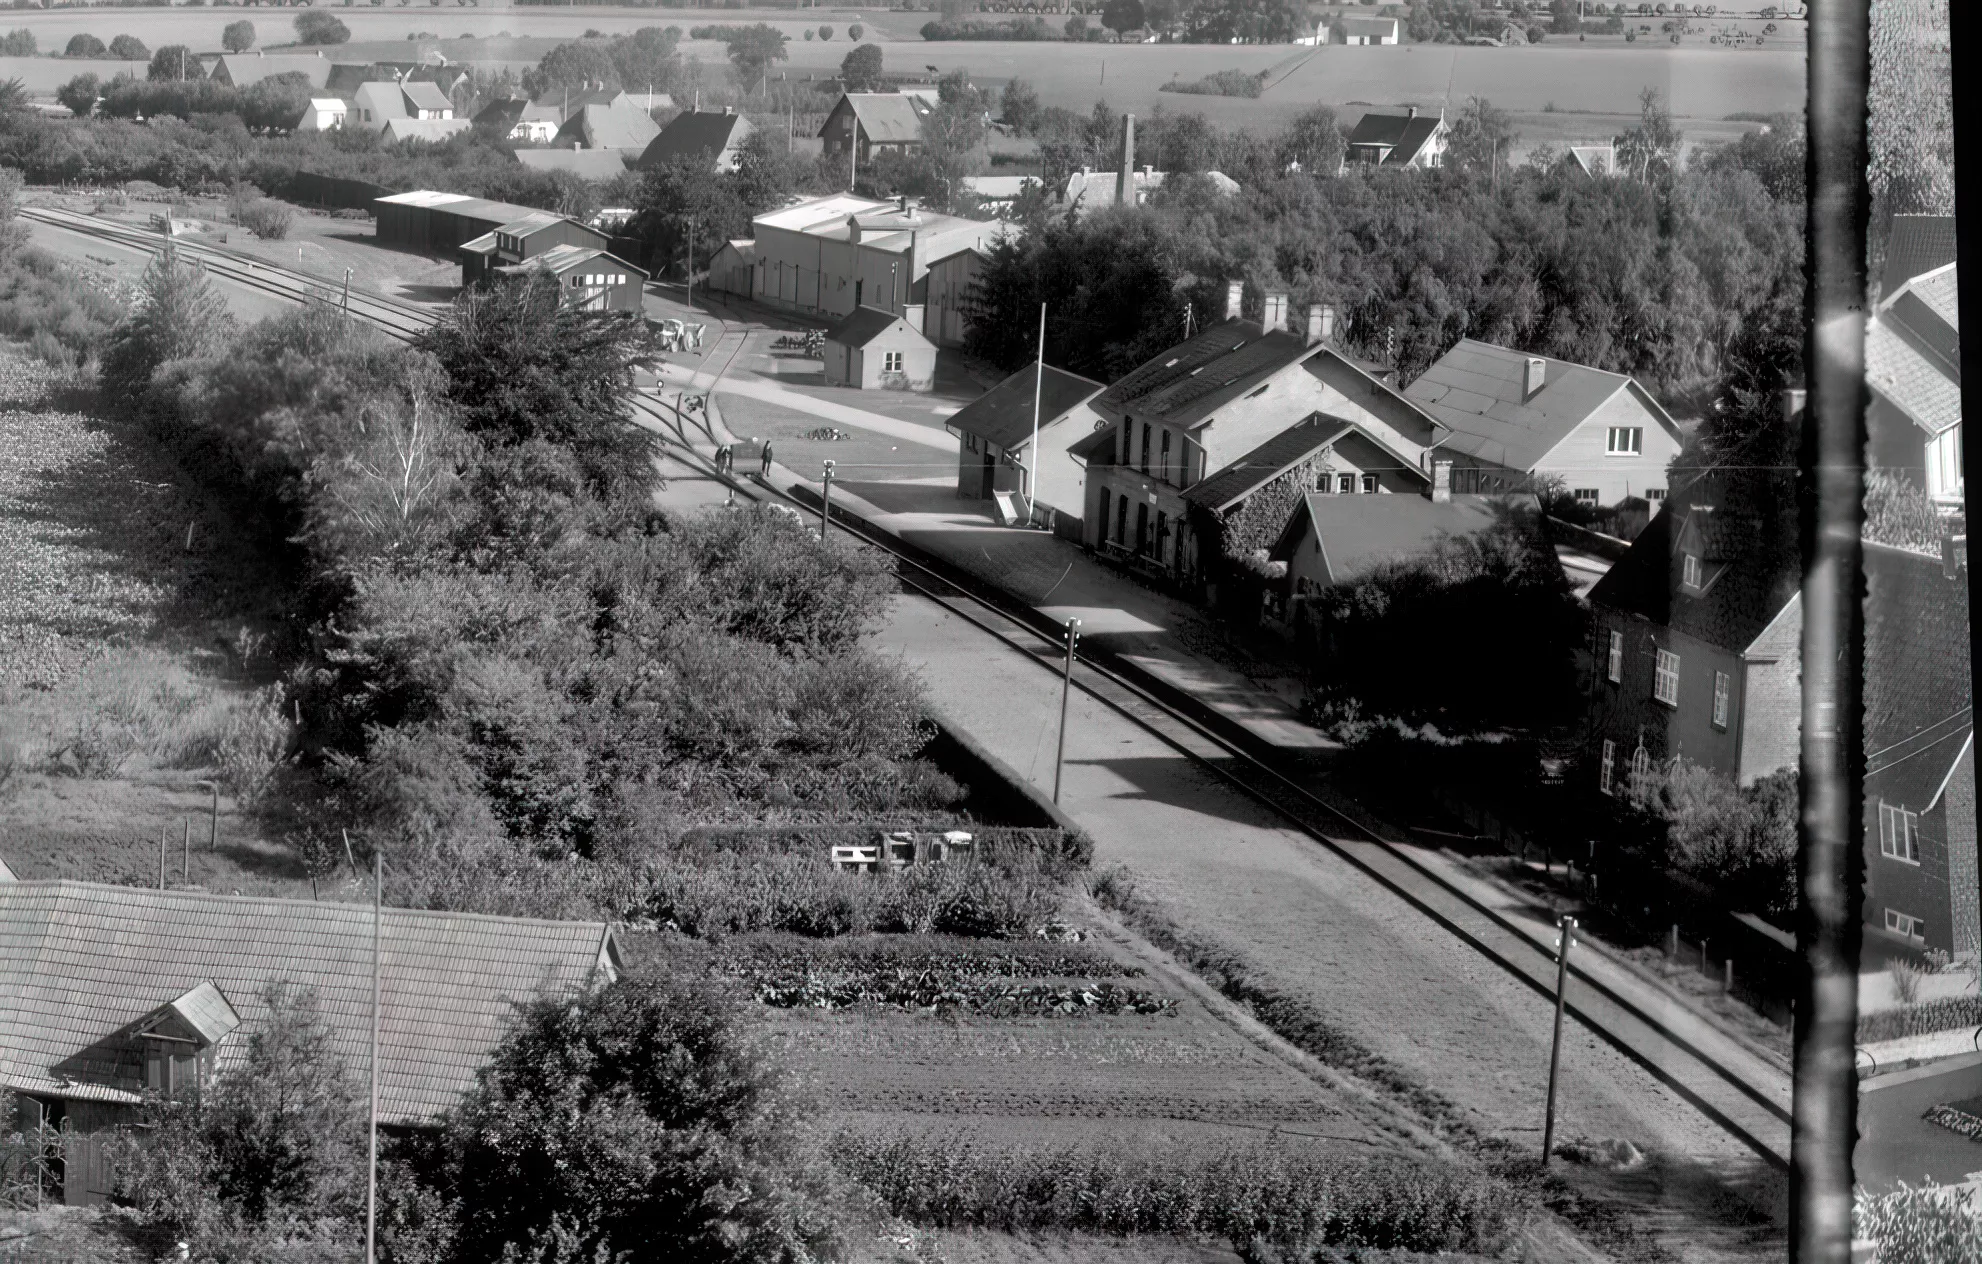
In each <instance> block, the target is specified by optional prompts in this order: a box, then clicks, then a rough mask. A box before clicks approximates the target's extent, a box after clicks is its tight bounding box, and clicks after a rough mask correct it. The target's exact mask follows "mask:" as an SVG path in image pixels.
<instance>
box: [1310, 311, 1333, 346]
mask: <svg viewBox="0 0 1982 1264" xmlns="http://www.w3.org/2000/svg"><path fill="white" fill-rule="evenodd" d="M1326 310H1327V309H1326V308H1324V307H1322V305H1321V304H1319V303H1309V304H1308V345H1309V346H1310V347H1313V346H1319V345H1320V344H1321V343H1323V342H1326V341H1327V340H1328V335H1327V334H1325V333H1323V332H1322V327H1323V314H1324V313H1325V312H1326Z"/></svg>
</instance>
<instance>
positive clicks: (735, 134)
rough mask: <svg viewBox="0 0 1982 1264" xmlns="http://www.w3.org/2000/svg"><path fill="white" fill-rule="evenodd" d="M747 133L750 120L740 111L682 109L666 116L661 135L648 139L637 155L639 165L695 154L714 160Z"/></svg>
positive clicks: (646, 166) (657, 164) (653, 163)
mask: <svg viewBox="0 0 1982 1264" xmlns="http://www.w3.org/2000/svg"><path fill="white" fill-rule="evenodd" d="M748 135H750V124H749V123H748V122H747V121H745V119H744V117H743V116H742V115H741V114H731V113H729V112H727V111H725V110H684V111H682V112H681V113H680V114H677V115H675V116H674V117H673V118H672V119H670V120H668V125H667V126H666V127H663V128H662V129H661V133H660V135H658V136H656V137H654V139H653V140H652V141H650V142H648V145H647V148H646V149H645V150H644V151H643V152H642V153H641V155H640V160H639V166H640V167H641V169H642V170H646V169H649V168H652V167H656V166H659V165H660V164H662V163H665V162H668V161H670V160H672V159H676V158H693V157H696V156H698V155H702V156H706V158H707V159H708V161H710V162H714V161H716V159H717V157H718V156H719V155H721V154H722V153H724V152H725V151H727V150H728V149H729V148H731V147H732V146H734V145H741V144H742V143H743V141H744V138H745V137H747V136H748Z"/></svg>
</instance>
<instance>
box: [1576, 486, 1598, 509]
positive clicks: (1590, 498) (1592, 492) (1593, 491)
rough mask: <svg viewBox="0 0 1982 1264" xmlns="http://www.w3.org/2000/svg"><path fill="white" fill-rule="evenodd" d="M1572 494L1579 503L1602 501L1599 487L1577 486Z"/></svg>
mask: <svg viewBox="0 0 1982 1264" xmlns="http://www.w3.org/2000/svg"><path fill="white" fill-rule="evenodd" d="M1572 494H1573V495H1574V496H1575V498H1576V503H1577V504H1579V505H1595V504H1599V503H1601V502H1602V501H1603V489H1602V488H1601V487H1578V488H1577V489H1576V490H1575V491H1574V492H1573V493H1572Z"/></svg>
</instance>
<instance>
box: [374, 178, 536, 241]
mask: <svg viewBox="0 0 1982 1264" xmlns="http://www.w3.org/2000/svg"><path fill="white" fill-rule="evenodd" d="M372 214H373V216H374V217H375V218H376V219H377V220H378V232H377V240H378V243H379V245H381V246H398V247H400V248H401V249H404V250H419V251H424V252H426V253H427V254H436V255H448V256H450V257H452V256H453V255H454V253H455V252H456V251H457V250H459V249H460V248H461V246H463V245H464V244H466V243H467V242H471V241H473V240H475V238H477V237H480V236H483V235H485V234H487V233H492V232H494V231H495V230H496V229H498V228H500V227H502V226H503V225H504V224H513V223H515V222H516V221H517V220H520V219H526V218H528V217H530V216H532V215H541V214H543V212H542V211H541V210H540V209H539V208H537V207H534V206H517V205H515V204H513V203H510V202H492V201H490V200H489V199H487V198H478V197H469V196H468V195H467V194H465V193H435V192H433V191H432V190H429V189H416V190H414V191H413V192H411V193H395V194H393V195H391V196H390V197H382V198H374V199H372Z"/></svg>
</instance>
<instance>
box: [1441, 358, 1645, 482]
mask: <svg viewBox="0 0 1982 1264" xmlns="http://www.w3.org/2000/svg"><path fill="white" fill-rule="evenodd" d="M1531 358H1539V359H1541V360H1543V361H1544V362H1545V363H1544V366H1543V370H1542V388H1541V389H1540V390H1539V391H1536V392H1535V394H1534V397H1533V398H1531V399H1526V400H1524V399H1523V398H1522V386H1523V382H1524V381H1525V378H1524V377H1523V374H1524V373H1525V372H1526V370H1527V362H1528V360H1529V359H1531ZM1619 391H1630V392H1631V393H1632V394H1633V395H1634V396H1636V397H1637V398H1638V400H1639V402H1641V403H1643V404H1644V405H1645V407H1646V410H1647V411H1648V412H1650V413H1651V414H1652V416H1653V417H1654V418H1655V419H1656V420H1657V421H1658V422H1659V424H1660V425H1661V426H1663V427H1664V428H1665V430H1666V432H1667V433H1668V434H1670V435H1672V436H1673V437H1674V438H1675V439H1676V438H1678V437H1679V427H1678V425H1677V424H1675V423H1674V422H1673V420H1672V418H1671V417H1669V416H1667V415H1666V411H1665V409H1663V408H1661V407H1659V405H1658V401H1656V400H1654V399H1653V398H1652V396H1651V393H1650V392H1648V391H1646V390H1645V389H1644V388H1643V387H1641V386H1639V385H1638V384H1637V382H1636V381H1634V380H1633V379H1631V378H1629V377H1626V376H1625V375H1624V374H1622V373H1607V372H1605V371H1604V370H1602V369H1593V368H1590V367H1589V366H1588V365H1583V364H1572V363H1570V362H1569V361H1567V360H1556V359H1552V358H1550V357H1548V356H1541V357H1531V356H1530V355H1529V354H1528V353H1527V352H1524V351H1516V350H1514V349H1513V348H1511V347H1500V346H1495V345H1494V344H1493V343H1490V342H1475V341H1474V340H1473V339H1471V338H1462V339H1460V340H1459V345H1457V346H1455V347H1453V348H1452V350H1450V351H1448V352H1446V353H1445V354H1444V355H1442V356H1440V357H1439V358H1438V359H1437V360H1435V361H1433V362H1432V365H1431V367H1430V368H1428V369H1426V370H1425V371H1424V373H1423V375H1421V376H1420V377H1419V378H1418V379H1417V380H1416V381H1414V382H1412V383H1411V384H1410V386H1408V387H1406V388H1405V390H1404V394H1405V395H1407V396H1409V397H1410V398H1411V399H1412V400H1414V401H1415V402H1416V403H1417V404H1418V405H1419V406H1420V407H1422V408H1423V409H1424V410H1425V411H1426V412H1428V413H1430V414H1431V415H1432V416H1433V417H1434V418H1436V419H1437V420H1438V422H1439V424H1440V425H1443V426H1446V427H1448V428H1449V429H1451V430H1452V431H1453V432H1454V433H1453V436H1452V437H1451V438H1450V439H1448V440H1446V441H1445V443H1444V444H1443V445H1442V446H1443V447H1446V448H1450V449H1451V450H1452V451H1454V452H1458V453H1462V454H1464V455H1466V456H1473V457H1478V458H1480V459H1481V460H1484V461H1489V462H1492V463H1493V464H1495V465H1499V466H1503V467H1505V468H1507V469H1511V470H1523V471H1526V470H1532V469H1534V468H1535V466H1536V464H1537V463H1539V462H1540V461H1541V459H1542V458H1543V457H1545V456H1547V455H1548V453H1549V452H1550V451H1551V450H1553V449H1554V448H1555V445H1557V444H1558V443H1561V442H1562V440H1563V439H1565V438H1567V437H1568V435H1569V432H1570V431H1572V430H1574V429H1575V428H1576V427H1577V426H1580V425H1582V424H1583V423H1584V422H1585V421H1587V420H1589V418H1590V415H1591V414H1592V413H1594V412H1596V410H1597V409H1598V408H1599V407H1601V406H1602V405H1603V404H1604V403H1606V402H1607V401H1608V400H1609V399H1610V398H1611V397H1612V396H1614V395H1616V394H1617V393H1618V392H1619Z"/></svg>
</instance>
